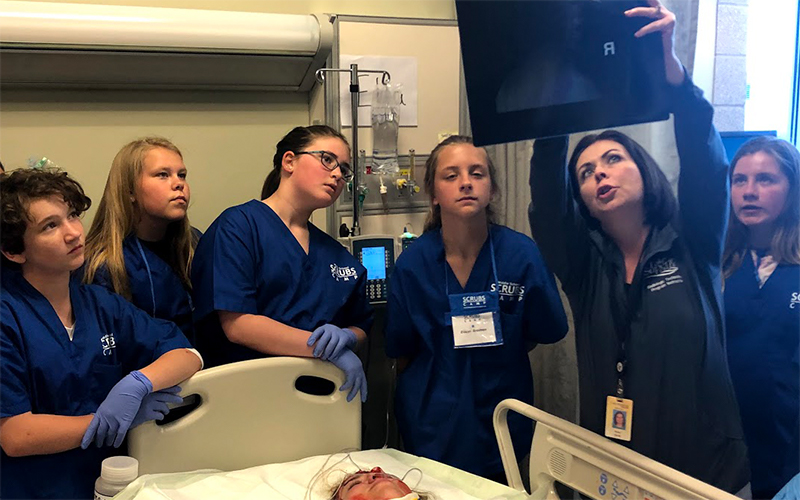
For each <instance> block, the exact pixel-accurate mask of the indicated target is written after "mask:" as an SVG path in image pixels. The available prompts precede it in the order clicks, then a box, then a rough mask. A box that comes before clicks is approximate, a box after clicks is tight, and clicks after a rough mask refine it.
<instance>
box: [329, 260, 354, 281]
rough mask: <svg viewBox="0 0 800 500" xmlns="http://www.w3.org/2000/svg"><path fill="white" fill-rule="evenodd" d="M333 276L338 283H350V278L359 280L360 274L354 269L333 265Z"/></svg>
mask: <svg viewBox="0 0 800 500" xmlns="http://www.w3.org/2000/svg"><path fill="white" fill-rule="evenodd" d="M331 275H333V277H334V278H336V281H339V280H344V281H350V278H353V279H358V273H356V269H355V268H354V267H349V266H347V267H339V266H337V265H336V264H331Z"/></svg>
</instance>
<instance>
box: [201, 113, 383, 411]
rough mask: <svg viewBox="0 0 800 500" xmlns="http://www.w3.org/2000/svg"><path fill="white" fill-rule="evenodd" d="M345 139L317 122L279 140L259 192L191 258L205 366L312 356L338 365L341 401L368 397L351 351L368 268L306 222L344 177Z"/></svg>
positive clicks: (360, 328) (217, 224) (358, 337)
mask: <svg viewBox="0 0 800 500" xmlns="http://www.w3.org/2000/svg"><path fill="white" fill-rule="evenodd" d="M349 162H350V146H349V145H348V143H347V141H346V140H345V138H344V137H343V136H342V135H341V134H339V133H338V132H337V131H335V130H333V129H332V128H330V127H327V126H324V125H312V126H309V127H296V128H295V129H293V130H292V131H291V132H289V133H288V134H287V135H286V136H285V137H284V138H283V139H281V141H280V142H278V145H277V151H276V153H275V156H274V157H273V170H272V172H271V173H270V174H269V176H268V177H267V179H266V181H265V183H264V188H263V191H262V198H263V199H262V200H261V201H259V200H251V201H248V202H247V203H244V204H242V205H238V206H235V207H231V208H229V209H227V210H225V211H224V212H223V213H222V214H221V215H220V216H219V217H218V218H217V220H215V221H214V223H213V224H211V226H210V227H209V228H208V231H207V232H206V234H205V235H204V236H203V237H202V238H201V239H200V243H199V244H198V246H197V251H196V253H195V258H194V264H193V266H192V284H193V288H194V299H195V307H196V309H195V311H194V313H195V315H194V318H195V329H196V334H197V347H198V349H199V350H200V352H201V353H205V354H206V355H207V356H208V358H207V360H206V361H207V363H208V364H209V365H210V366H215V365H220V364H224V363H232V362H236V361H242V360H246V359H252V358H259V357H264V356H266V355H271V356H305V357H312V356H313V357H317V358H320V359H323V360H327V361H330V362H331V363H333V364H334V365H336V366H337V367H339V368H340V369H341V370H342V371H344V372H345V375H346V382H345V384H344V386H343V387H342V389H341V390H349V391H350V392H349V394H348V401H349V400H352V399H353V397H355V395H356V394H357V393H358V392H359V391H360V392H361V398H362V401H363V400H366V395H367V387H366V377H365V376H364V369H363V367H362V366H361V361H360V360H359V359H358V357H357V356H356V355H355V353H354V350H355V349H356V347H357V346H358V344H359V343H361V342H362V341H363V340H364V339H366V333H365V332H366V331H368V330H369V328H370V326H371V324H372V309H371V307H370V306H369V302H368V301H367V294H366V269H364V267H363V266H362V265H361V264H360V263H359V262H358V260H356V258H355V257H353V256H352V255H351V254H350V253H349V252H348V251H347V250H346V249H345V248H344V247H343V246H342V245H340V244H339V243H338V242H337V241H336V240H334V239H333V238H331V237H330V236H328V235H327V234H325V233H324V232H323V231H321V230H320V229H318V228H317V227H315V226H314V225H313V224H311V223H310V222H309V218H310V217H311V213H312V212H313V211H314V210H316V209H318V208H326V207H329V206H331V205H332V204H333V202H334V201H336V198H338V197H339V194H341V192H342V189H343V188H344V184H345V179H346V178H349V177H350V176H351V169H350V166H349Z"/></svg>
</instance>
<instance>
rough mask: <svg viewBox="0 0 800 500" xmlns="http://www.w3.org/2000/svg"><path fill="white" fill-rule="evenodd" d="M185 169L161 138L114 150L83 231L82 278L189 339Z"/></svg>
mask: <svg viewBox="0 0 800 500" xmlns="http://www.w3.org/2000/svg"><path fill="white" fill-rule="evenodd" d="M186 175H187V170H186V166H185V165H184V164H183V156H182V155H181V152H180V150H179V149H178V148H177V147H176V146H175V145H174V144H172V143H171V142H170V141H168V140H167V139H163V138H161V137H146V138H144V139H138V140H135V141H133V142H130V143H129V144H126V145H125V146H124V147H123V148H122V149H120V151H119V152H118V153H117V156H116V157H114V161H113V162H112V163H111V171H110V172H109V174H108V180H107V181H106V188H105V191H104V192H103V198H102V199H101V200H100V206H99V207H98V209H97V214H96V215H95V216H94V220H93V222H92V227H91V229H89V234H88V236H87V237H86V266H85V268H84V275H83V279H84V282H85V283H95V284H98V285H102V286H104V287H106V288H108V289H109V290H110V291H112V292H115V293H118V294H120V295H122V296H123V297H125V298H126V299H127V300H129V301H131V302H133V303H134V304H135V305H136V306H138V307H139V308H140V309H142V310H144V311H146V312H147V313H148V314H149V315H151V316H153V317H154V318H159V319H166V320H169V321H172V322H174V323H175V324H177V325H178V326H179V327H180V329H181V330H182V331H183V333H184V334H185V335H186V336H187V337H189V338H192V336H193V335H192V300H191V296H190V291H191V283H190V281H189V266H190V265H191V262H192V256H193V254H194V247H195V245H196V243H197V240H198V238H199V231H197V230H195V229H193V228H192V226H191V225H190V224H189V218H188V217H187V215H186V211H187V209H188V207H189V202H190V199H191V198H190V196H191V192H190V190H189V183H188V182H187V180H186Z"/></svg>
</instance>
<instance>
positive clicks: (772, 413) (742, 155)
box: [723, 137, 800, 499]
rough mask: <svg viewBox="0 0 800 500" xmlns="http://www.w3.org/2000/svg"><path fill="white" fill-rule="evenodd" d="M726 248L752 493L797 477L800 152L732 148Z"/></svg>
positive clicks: (785, 147) (731, 337)
mask: <svg viewBox="0 0 800 500" xmlns="http://www.w3.org/2000/svg"><path fill="white" fill-rule="evenodd" d="M732 165H733V168H732V172H731V206H732V215H733V217H731V226H730V230H729V232H728V241H727V246H726V249H725V259H724V261H723V262H724V271H725V276H726V279H725V312H726V325H727V341H728V345H727V347H728V363H729V366H730V370H731V377H732V378H733V384H734V388H735V389H736V396H737V398H738V400H739V410H740V412H741V415H742V425H743V427H744V434H745V439H746V441H747V448H748V451H749V455H750V466H751V469H752V487H753V498H759V499H760V498H772V497H773V496H774V495H775V493H776V492H777V491H778V490H780V489H781V487H783V485H784V484H786V483H787V482H788V481H789V480H790V479H791V478H792V477H793V476H795V475H796V474H798V473H800V154H799V153H798V152H797V149H795V147H794V146H792V145H791V144H790V143H788V142H786V141H784V140H782V139H778V138H775V137H757V138H754V139H751V140H750V141H748V142H747V143H745V144H744V145H743V146H742V147H741V148H740V149H739V151H737V153H736V155H735V156H734V159H733V162H732Z"/></svg>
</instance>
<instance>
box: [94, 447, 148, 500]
mask: <svg viewBox="0 0 800 500" xmlns="http://www.w3.org/2000/svg"><path fill="white" fill-rule="evenodd" d="M138 476H139V461H138V460H136V459H135V458H133V457H108V458H106V459H105V460H103V465H102V466H101V468H100V477H98V478H97V481H95V483H94V500H111V497H113V496H114V495H116V494H117V493H119V492H120V491H122V490H124V489H125V487H126V486H128V485H129V484H130V483H131V482H133V480H134V479H136V478H137V477H138Z"/></svg>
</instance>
